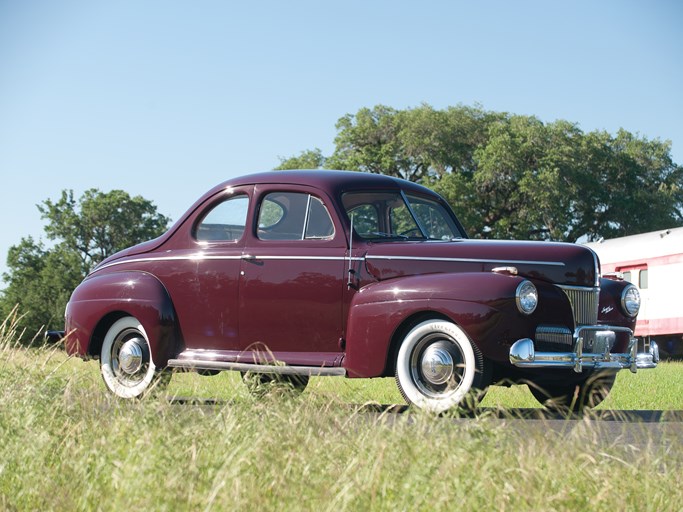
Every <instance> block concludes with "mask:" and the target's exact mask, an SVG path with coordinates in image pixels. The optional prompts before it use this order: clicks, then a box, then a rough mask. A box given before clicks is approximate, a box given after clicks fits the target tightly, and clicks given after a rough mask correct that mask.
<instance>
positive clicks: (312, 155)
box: [275, 148, 325, 171]
mask: <svg viewBox="0 0 683 512" xmlns="http://www.w3.org/2000/svg"><path fill="white" fill-rule="evenodd" d="M324 165H325V157H324V156H323V154H322V151H320V150H319V149H318V148H315V149H309V150H306V151H302V152H301V153H300V154H299V155H297V156H293V157H290V158H280V165H278V166H277V167H276V168H275V170H276V171H287V170H291V169H321V168H322V167H323V166H324Z"/></svg>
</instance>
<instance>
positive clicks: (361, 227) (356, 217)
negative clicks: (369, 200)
mask: <svg viewBox="0 0 683 512" xmlns="http://www.w3.org/2000/svg"><path fill="white" fill-rule="evenodd" d="M347 213H348V215H349V218H352V219H353V230H354V231H355V232H356V233H358V234H359V235H360V236H362V237H363V238H372V237H373V236H374V234H375V233H378V232H379V231H380V229H379V214H378V213H377V208H375V207H374V206H373V205H371V204H361V205H360V206H356V207H355V208H352V209H350V210H349V211H348V212H347Z"/></svg>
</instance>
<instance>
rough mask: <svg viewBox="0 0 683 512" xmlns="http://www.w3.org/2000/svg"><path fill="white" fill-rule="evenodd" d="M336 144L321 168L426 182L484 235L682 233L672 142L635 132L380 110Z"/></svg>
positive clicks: (343, 127) (353, 119)
mask: <svg viewBox="0 0 683 512" xmlns="http://www.w3.org/2000/svg"><path fill="white" fill-rule="evenodd" d="M335 145H336V147H335V150H334V153H333V154H332V155H331V156H330V157H329V158H324V157H323V156H322V155H320V153H319V152H318V153H317V160H316V162H317V163H318V164H320V163H322V164H323V166H324V167H325V168H336V169H349V170H355V171H364V172H372V173H380V174H387V175H390V176H396V177H399V178H404V179H408V180H411V181H416V182H421V183H423V184H425V185H427V186H429V187H431V188H433V189H435V190H436V191H437V192H439V193H441V194H442V195H443V196H444V197H445V198H446V199H447V200H448V201H449V202H450V203H451V205H452V206H453V208H454V210H455V211H456V213H457V214H458V216H459V217H460V220H461V221H462V223H463V224H464V225H465V227H466V228H467V230H468V232H469V234H470V235H471V236H475V237H481V238H517V239H538V240H560V241H569V242H574V241H577V240H579V239H588V240H595V239H597V238H599V237H605V238H608V237H614V236H624V235H629V234H636V233H641V232H645V231H651V230H656V229H662V228H666V227H673V226H679V225H681V224H683V167H681V166H679V165H676V164H675V163H674V162H673V161H672V159H671V156H670V153H671V144H670V143H669V142H662V141H659V140H648V139H646V138H643V137H639V136H637V135H633V134H631V133H629V132H627V131H625V130H620V131H619V132H618V133H617V134H616V136H613V135H610V134H608V133H606V132H590V133H584V132H582V131H581V130H580V129H579V127H578V126H577V125H576V124H574V123H571V122H568V121H564V120H559V121H555V122H553V123H547V124H546V123H543V122H542V121H541V120H539V119H538V118H536V117H534V116H519V115H512V114H508V113H505V112H490V111H486V110H484V109H483V108H481V107H479V106H475V107H468V106H463V105H458V106H455V107H448V108H446V109H444V110H437V109H434V108H433V107H431V106H429V105H420V106H419V107H416V108H410V109H406V110H396V109H393V108H391V107H387V106H385V105H377V106H375V107H373V108H361V109H360V110H359V111H358V112H356V113H355V114H347V115H345V116H344V117H342V118H341V119H339V121H338V122H337V136H336V138H335ZM304 154H306V152H304V153H302V155H304ZM291 160H296V157H295V158H294V159H291ZM284 162H286V160H283V163H284ZM318 166H319V165H318Z"/></svg>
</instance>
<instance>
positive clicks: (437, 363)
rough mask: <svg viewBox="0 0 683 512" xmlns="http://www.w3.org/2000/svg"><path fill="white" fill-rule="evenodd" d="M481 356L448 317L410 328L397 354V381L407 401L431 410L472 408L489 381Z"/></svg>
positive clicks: (465, 335) (442, 410)
mask: <svg viewBox="0 0 683 512" xmlns="http://www.w3.org/2000/svg"><path fill="white" fill-rule="evenodd" d="M488 370H489V368H488V365H487V363H486V361H485V360H484V357H483V355H482V354H481V352H480V351H479V349H478V348H477V346H476V345H475V344H474V343H472V341H471V340H470V339H469V337H468V336H467V334H465V332H464V331H463V330H462V329H461V328H460V327H458V326H457V325H455V324H454V323H452V322H449V321H447V320H427V321H425V322H422V323H420V324H418V325H416V326H415V327H413V328H412V329H411V330H410V332H408V334H407V335H406V337H405V338H404V339H403V342H402V343H401V346H400V348H399V351H398V354H397V356H396V382H397V384H398V389H399V391H400V392H401V394H402V395H403V397H404V398H405V399H406V401H407V402H408V403H411V404H414V405H415V406H417V407H419V408H420V409H425V410H428V411H431V412H436V413H440V412H444V411H447V410H449V409H452V408H454V407H456V406H458V407H461V408H465V409H474V408H475V407H476V406H477V404H478V402H479V401H481V399H482V398H483V397H484V394H485V393H486V388H487V387H488V385H489V384H490V372H489V371H488Z"/></svg>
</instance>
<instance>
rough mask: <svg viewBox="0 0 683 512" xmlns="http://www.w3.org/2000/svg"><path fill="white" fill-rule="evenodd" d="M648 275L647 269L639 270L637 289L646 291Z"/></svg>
mask: <svg viewBox="0 0 683 512" xmlns="http://www.w3.org/2000/svg"><path fill="white" fill-rule="evenodd" d="M648 277H649V276H648V273H647V269H646V268H643V269H640V276H639V277H638V288H640V289H641V290H647V288H648Z"/></svg>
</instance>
